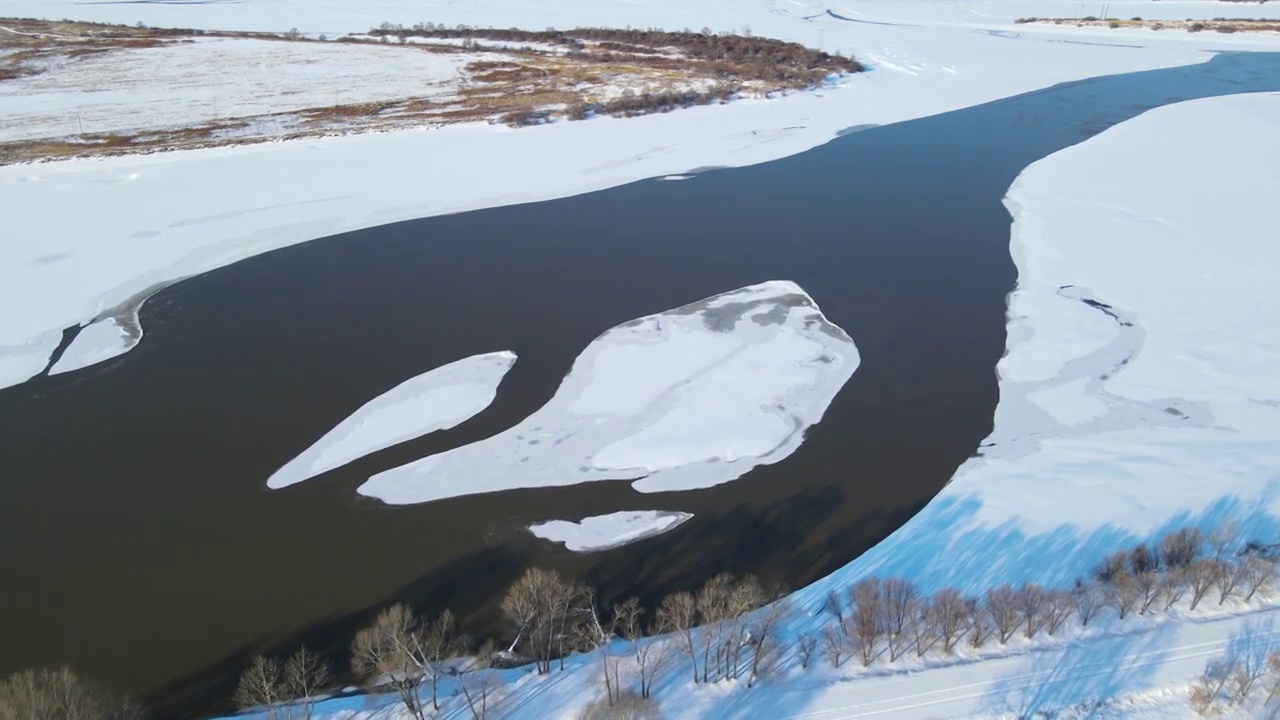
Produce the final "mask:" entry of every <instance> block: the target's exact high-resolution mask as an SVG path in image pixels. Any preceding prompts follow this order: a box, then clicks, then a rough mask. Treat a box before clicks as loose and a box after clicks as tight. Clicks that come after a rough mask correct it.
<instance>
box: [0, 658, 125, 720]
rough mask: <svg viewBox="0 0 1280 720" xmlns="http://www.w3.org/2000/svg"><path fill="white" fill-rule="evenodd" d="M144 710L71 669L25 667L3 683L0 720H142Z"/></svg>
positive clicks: (0, 686)
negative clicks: (33, 668) (27, 668)
mask: <svg viewBox="0 0 1280 720" xmlns="http://www.w3.org/2000/svg"><path fill="white" fill-rule="evenodd" d="M141 717H142V711H141V709H140V708H139V707H138V706H137V705H135V704H133V703H132V702H130V701H128V700H127V699H123V698H119V697H117V696H116V695H115V694H114V693H112V692H110V691H109V690H107V689H105V688H103V687H101V686H99V685H97V684H95V683H93V682H90V681H87V680H84V679H83V678H81V677H79V676H78V675H76V674H75V672H73V671H72V670H71V669H70V668H66V667H63V668H59V669H58V670H39V671H35V670H24V671H22V672H18V673H14V674H13V675H11V676H9V677H8V678H7V679H5V680H4V681H2V682H0V720H139V718H141Z"/></svg>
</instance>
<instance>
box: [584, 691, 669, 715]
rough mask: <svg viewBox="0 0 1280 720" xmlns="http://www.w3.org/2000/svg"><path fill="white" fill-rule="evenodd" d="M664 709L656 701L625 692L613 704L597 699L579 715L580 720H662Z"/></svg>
mask: <svg viewBox="0 0 1280 720" xmlns="http://www.w3.org/2000/svg"><path fill="white" fill-rule="evenodd" d="M661 719H662V709H661V708H660V707H659V706H658V703H657V701H656V700H653V699H652V698H647V697H644V696H642V695H639V694H637V693H635V692H630V691H627V692H624V693H623V694H622V695H621V696H619V697H618V698H616V699H615V700H614V701H613V702H606V701H605V699H604V698H596V699H595V700H592V701H591V702H590V703H587V706H586V707H585V708H583V710H582V712H580V713H578V720H661Z"/></svg>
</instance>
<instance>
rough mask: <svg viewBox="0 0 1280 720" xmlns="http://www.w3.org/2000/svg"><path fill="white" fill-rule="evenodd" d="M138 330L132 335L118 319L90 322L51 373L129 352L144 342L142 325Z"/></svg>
mask: <svg viewBox="0 0 1280 720" xmlns="http://www.w3.org/2000/svg"><path fill="white" fill-rule="evenodd" d="M136 327H138V328H139V330H138V331H137V332H136V333H130V332H129V330H128V329H127V328H125V327H124V326H123V325H121V324H120V322H119V321H117V320H116V319H115V318H103V319H102V320H98V321H97V322H93V323H90V324H89V325H88V326H86V327H84V328H81V330H80V332H79V333H77V334H76V336H75V339H73V340H72V341H71V344H70V345H68V346H67V349H66V351H65V352H63V353H62V357H60V358H58V362H56V363H54V364H53V367H52V368H50V369H49V374H50V375H58V374H60V373H66V372H71V371H73V370H80V369H82V368H86V367H89V366H90V365H95V364H97V363H100V362H106V361H107V360H110V359H111V358H113V357H116V356H118V355H123V354H125V353H127V352H129V351H130V350H132V349H133V347H134V346H135V345H137V344H138V341H139V340H141V339H142V331H141V329H140V328H141V326H136Z"/></svg>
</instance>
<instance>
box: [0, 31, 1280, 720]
mask: <svg viewBox="0 0 1280 720" xmlns="http://www.w3.org/2000/svg"><path fill="white" fill-rule="evenodd" d="M1260 90H1280V55H1222V56H1218V57H1216V58H1215V59H1214V60H1213V61H1211V62H1209V63H1207V64H1203V65H1197V66H1194V67H1189V68H1182V69H1173V70H1162V71H1156V72H1148V73H1139V74H1132V75H1124V76H1114V77H1107V78H1100V79H1095V80H1089V81H1084V82H1078V83H1071V84H1067V85H1062V86H1058V87H1054V88H1051V89H1048V90H1044V91H1041V92H1036V93H1031V94H1028V95H1023V96H1019V97H1014V98H1010V99H1007V100H1001V101H999V102H994V103H991V104H987V105H983V106H979V107H974V108H971V109H967V110H962V111H958V112H952V113H948V114H945V115H940V116H935V117H931V118H926V119H921V120H917V121H912V122H906V123H901V124H897V125H892V126H887V127H881V128H872V129H866V130H862V131H860V132H855V133H850V134H847V135H844V136H842V137H840V138H837V139H836V140H834V141H832V142H831V143H829V144H827V145H825V146H823V147H820V148H817V149H815V150H812V151H809V152H806V153H803V154H800V155H796V156H794V157H790V158H786V159H783V160H778V161H776V162H770V163H765V164H762V165H756V166H752V167H747V168H741V169H728V170H709V171H704V172H701V173H699V174H698V175H697V177H696V178H695V179H692V180H688V181H683V182H659V181H643V182H637V183H632V184H630V185H626V186H623V187H618V188H614V189H611V190H605V191H601V192H595V193H590V194H587V195H580V196H577V197H572V198H567V199H563V200H554V201H549V202H540V203H533V204H527V205H518V206H512V207H504V208H497V209H490V210H483V211H477V212H470V213H463V214H457V215H450V216H445V217H436V218H429V219H424V220H415V221H411V222H403V223H397V224H394V225H387V226H383V227H377V228H372V229H369V230H363V231H359V232H353V233H347V234H344V235H340V236H336V237H331V238H326V239H322V240H317V241H315V242H311V243H307V244H305V245H301V246H298V247H294V248H289V249H285V250H280V251H277V252H273V253H269V254H266V255H262V256H259V257H255V258H252V259H250V260H246V261H243V262H240V263H237V264H235V265H233V266H230V267H226V268H223V269H220V270H216V271H213V272H210V273H207V274H204V275H201V276H199V277H196V278H193V279H190V280H186V281H184V282H181V283H179V284H177V285H175V286H173V287H170V288H169V289H167V290H164V291H163V292H161V293H160V294H158V295H156V296H155V297H154V298H153V299H151V300H150V301H148V302H147V303H146V305H145V306H144V307H143V310H142V324H143V327H144V328H145V330H146V336H145V338H144V340H143V341H142V343H141V345H140V346H139V347H138V348H137V349H135V350H134V351H133V352H130V353H128V354H127V355H125V356H123V357H122V358H120V359H118V360H117V361H114V362H111V363H109V364H106V365H103V366H99V367H95V368H91V369H89V370H86V371H82V372H79V373H74V374H71V375H64V376H58V377H53V378H37V379H35V380H33V381H31V382H29V383H27V384H25V385H22V386H19V387H16V388H10V389H8V390H5V391H2V392H0V428H2V429H3V431H2V432H0V462H3V465H2V466H0V467H3V475H4V480H3V481H2V482H0V546H2V547H3V549H4V551H3V552H0V578H3V583H4V585H3V590H0V675H6V674H8V673H9V672H11V671H13V670H16V669H19V668H23V667H31V666H45V665H55V664H60V663H66V662H70V663H72V664H74V665H75V666H77V667H78V668H80V669H81V670H83V671H84V672H85V673H87V674H91V675H94V676H98V677H100V678H102V679H104V680H106V681H109V682H111V683H114V684H116V685H118V686H120V687H121V688H123V689H127V690H128V691H130V692H132V693H134V694H138V695H143V696H146V697H149V698H150V699H152V700H154V701H156V702H158V703H160V707H161V710H162V714H163V716H165V717H174V716H182V715H189V714H192V713H197V712H207V711H209V710H210V709H211V707H212V706H211V705H210V704H209V703H210V702H212V701H213V700H214V699H216V698H217V697H219V696H222V695H224V694H225V693H226V691H227V690H228V688H229V683H231V682H234V676H235V673H236V672H237V671H238V669H239V667H240V664H241V663H243V662H244V661H245V660H246V659H247V658H248V657H249V656H250V655H252V654H254V653H256V652H261V651H272V650H277V649H284V648H287V647H289V646H291V645H292V644H295V643H297V642H299V641H306V642H307V643H308V644H309V645H311V646H312V647H321V648H331V649H332V648H342V647H343V646H345V644H346V643H347V641H348V640H349V638H350V635H351V633H352V632H353V631H354V629H355V628H357V627H359V626H360V625H361V624H363V623H365V622H366V621H367V620H368V619H369V618H370V616H371V614H373V613H375V612H376V611H377V610H378V609H379V608H380V607H383V606H385V605H386V604H388V603H391V602H394V601H397V600H408V601H411V602H413V603H415V604H417V605H418V606H419V607H422V608H426V609H436V610H438V609H442V608H444V607H450V608H452V609H453V610H454V611H455V612H457V613H459V614H460V615H462V616H463V617H464V618H465V619H466V620H467V622H468V623H469V625H470V626H471V628H472V629H473V630H477V631H485V630H495V629H497V627H498V626H497V620H498V618H497V614H496V611H495V607H494V601H495V599H496V598H497V597H498V596H500V594H501V593H502V591H503V590H504V589H505V588H506V586H507V585H508V584H509V583H510V582H511V581H512V580H513V579H514V578H515V577H516V576H517V575H518V574H519V573H520V572H521V571H522V570H523V569H524V568H526V567H528V566H530V565H540V566H546V567H555V568H559V569H561V570H563V571H565V572H568V573H571V574H573V575H575V576H578V577H582V578H584V579H586V580H588V581H589V582H591V583H593V584H594V585H596V586H597V587H598V588H600V589H601V591H602V594H603V596H604V598H605V599H607V600H611V599H616V598H618V597H620V596H623V595H629V594H633V593H634V594H639V595H641V596H642V597H643V598H646V599H648V600H653V599H655V598H657V597H659V596H660V595H661V594H663V593H666V592H669V591H672V590H676V589H683V588H688V587H691V586H693V585H695V584H698V583H700V582H701V581H703V580H705V579H706V578H707V577H709V576H710V575H712V574H714V573H717V572H722V571H728V572H734V573H745V572H754V573H757V574H759V575H760V576H761V577H762V578H763V579H765V580H767V581H777V582H781V583H785V584H786V585H788V586H791V587H796V586H800V585H802V584H805V583H807V582H810V581H812V580H814V579H816V578H818V577H821V576H822V575H825V574H827V573H829V572H831V571H833V570H835V569H836V568H838V567H840V566H841V565H843V564H845V563H846V562H848V561H850V560H852V559H853V558H854V557H856V556H857V555H858V554H859V553H861V552H863V551H864V550H865V549H867V548H868V547H870V546H871V545H872V544H874V543H875V542H877V541H878V540H880V539H881V538H883V537H884V536H885V535H887V534H888V533H890V532H892V531H893V530H894V529H895V528H896V527H898V526H899V525H900V524H901V523H902V522H904V521H905V520H906V519H907V518H908V517H910V516H911V515H912V514H913V513H914V512H916V511H917V510H918V509H919V508H920V507H921V506H922V505H923V504H924V503H925V502H927V501H928V500H929V499H930V498H931V497H932V496H933V495H934V494H936V493H937V492H938V491H939V490H940V489H941V488H942V487H943V486H944V485H945V484H946V482H947V480H948V479H949V478H950V477H951V475H952V473H953V472H954V470H955V469H956V467H957V466H959V465H960V464H961V463H962V462H963V461H964V460H965V459H966V458H968V457H969V456H970V455H971V454H972V453H973V452H974V450H975V449H976V448H977V446H978V444H979V442H980V441H981V440H982V438H983V437H984V436H986V435H987V433H988V432H989V431H990V429H991V421H992V414H993V411H994V408H995V404H996V400H997V386H996V376H995V371H994V368H995V364H996V362H997V360H999V358H1000V356H1001V354H1002V353H1003V351H1004V342H1005V309H1006V304H1005V301H1006V294H1007V293H1008V292H1009V291H1010V290H1011V289H1012V288H1013V285H1014V281H1015V268H1014V266H1013V263H1012V261H1011V260H1010V257H1009V224H1010V219H1009V216H1008V214H1007V213H1006V211H1005V209H1004V207H1003V206H1002V205H1001V202H1000V200H1001V198H1002V197H1003V195H1004V193H1005V190H1006V189H1007V188H1008V186H1009V184H1010V183H1011V182H1012V181H1013V179H1014V178H1015V177H1016V175H1017V174H1018V173H1019V172H1020V171H1021V170H1022V169H1023V168H1024V167H1026V166H1027V165H1028V164H1030V163H1032V162H1034V161H1036V160H1038V159H1040V158H1042V157H1045V156H1046V155H1049V154H1051V153H1053V152H1055V151H1057V150H1059V149H1061V148H1064V147H1066V146H1069V145H1072V144H1075V143H1077V142H1080V141H1082V140H1084V139H1086V138H1088V137H1089V136H1091V135H1094V134H1096V133H1098V132H1100V131H1102V130H1104V129H1106V128H1107V127H1109V126H1111V125H1113V124H1115V123H1117V122H1120V121H1123V120H1125V119H1128V118H1131V117H1133V116H1135V115H1137V114H1139V113H1141V112H1143V111H1145V110H1147V109H1149V108H1152V107H1155V106H1159V105H1163V104H1167V103H1171V102H1175V101H1180V100H1186V99H1190V98H1197V97H1204V96H1210V95H1221V94H1228V93H1239V92H1250V91H1260ZM1206 130H1207V131H1212V132H1224V131H1229V129H1224V128H1206ZM1170 151H1171V152H1177V149H1176V148H1170ZM447 170H448V169H447V168H432V169H430V170H424V172H426V171H430V172H447ZM549 170H550V169H549ZM334 171H335V172H340V169H339V168H335V169H334ZM498 171H499V170H495V172H498ZM769 279H790V280H794V281H796V282H798V283H800V285H802V286H803V287H804V288H805V289H806V290H808V291H809V293H810V294H811V295H812V296H813V297H814V298H815V299H816V300H817V301H818V303H819V304H820V305H821V306H822V308H823V310H824V311H825V312H826V314H827V316H828V317H829V318H830V319H831V320H832V321H834V322H836V323H837V324H839V325H840V326H841V327H843V328H844V329H845V330H847V331H848V332H849V334H850V335H851V336H852V337H853V338H854V340H855V341H856V342H857V344H858V347H859V349H860V351H861V353H862V365H861V367H860V368H859V369H858V371H857V373H856V374H855V375H854V376H853V378H852V380H850V382H849V383H848V384H847V385H846V386H845V388H844V389H843V391H842V392H841V393H840V394H839V396H838V397H837V398H836V399H835V401H834V402H833V404H832V405H831V407H830V409H829V411H828V412H827V415H826V417H825V419H824V420H823V422H822V423H821V424H819V425H817V426H816V427H814V428H813V429H812V430H811V432H810V433H809V436H808V440H807V441H806V442H805V444H804V445H803V446H802V447H801V448H800V450H799V451H798V452H797V453H796V454H795V455H793V456H792V457H790V458H788V459H787V460H785V461H783V462H781V463H778V464H776V465H772V466H768V467H762V468H759V469H757V470H756V471H754V472H752V473H750V474H749V475H747V476H746V477H743V478H741V479H739V480H736V481H734V482H731V483H728V484H725V485H721V486H718V487H715V488H711V489H706V490H698V491H693V492H681V493H668V494H656V495H641V494H639V493H636V492H635V491H633V490H632V489H631V488H630V486H629V485H628V483H626V482H598V483H591V484H586V485H581V486H576V487H567V488H555V489H542V490H521V491H512V492H505V493H499V494H491V495H483V496H472V497H464V498H457V499H453V500H448V501H444V502H438V503H433V504H427V505H420V506H411V507H395V508H389V507H385V506H382V505H380V504H378V503H376V502H373V501H369V500H365V499H361V498H358V497H357V496H356V495H355V493H354V490H355V488H356V486H357V485H359V484H360V483H361V482H363V481H364V480H365V479H367V478H368V477H369V476H370V475H371V474H372V473H374V472H377V471H380V470H383V469H386V468H390V467H394V466H397V465H400V464H403V463H405V462H408V461H410V460H413V459H416V458H419V457H422V456H424V455H427V454H430V453H433V452H438V451H440V450H443V449H446V448H450V447H455V446H458V445H460V444H463V443H467V442H472V441H475V440H479V439H481V438H484V437H487V436H490V435H493V434H495V433H497V432H499V431H501V430H503V429H505V428H507V427H509V426H511V425H513V424H514V423H516V422H517V421H519V420H520V419H522V418H523V417H525V416H526V415H528V414H529V413H531V412H533V411H534V410H535V409H537V408H538V407H539V406H540V405H542V404H543V403H544V402H546V401H547V400H548V399H550V397H551V396H552V394H553V393H554V391H555V389H556V386H557V385H558V384H559V381H560V380H561V378H562V377H563V376H564V374H565V373H566V372H567V371H568V369H569V367H570V365H571V364H572V362H573V360H574V358H575V357H576V355H577V353H578V352H579V351H580V350H581V349H582V348H583V347H585V346H586V345H587V343H589V342H590V341H591V340H592V339H593V338H594V337H595V336H596V335H598V334H599V333H601V332H602V331H604V330H605V329H607V328H609V327H611V326H613V325H616V324H618V323H620V322H624V321H626V320H630V319H632V318H636V317H639V316H641V315H645V314H648V313H653V312H657V311H661V310H665V309H668V308H672V307H675V306H678V305H681V304H684V303H688V302H691V301H694V300H698V299H700V298H703V297H706V296H708V295H711V294H714V293H718V292H723V291H727V290H732V289H735V288H738V287H741V286H744V285H749V284H752V283H757V282H761V281H764V280H769ZM10 311H20V309H11V310H10ZM504 349H510V350H514V351H515V352H516V353H517V354H518V355H519V357H520V360H519V362H518V363H517V364H516V366H515V368H514V370H513V371H512V372H511V373H510V375H508V377H507V380H506V381H505V382H504V384H503V385H502V388H501V390H500V392H499V394H498V398H497V401H496V402H495V403H494V404H493V406H492V407H490V408H489V409H488V410H486V411H485V412H483V413H481V414H480V415H478V416H477V417H475V418H473V419H472V420H470V421H468V422H466V423H464V424H462V425H460V426H459V427H457V428H454V429H453V430H449V431H446V432H441V433H437V434H435V435H433V436H430V437H426V438H422V439H419V440H417V441H413V442H409V443H406V444H404V445H401V446H398V447H395V448H391V449H389V450H386V451H384V452H381V453H377V454H375V455H372V456H370V457H367V458H365V459H363V460H361V461H359V462H356V463H354V464H352V465H350V466H348V467H346V468H344V469H341V470H338V471H335V472H332V473H329V474H328V475H325V476H322V477H320V478H318V479H316V480H312V481H309V482H306V483H303V484H301V485H298V486H294V487H291V488H288V489H286V490H283V491H275V492H272V491H268V490H267V489H266V488H265V481H266V479H267V477H268V476H269V475H270V474H271V472H272V471H274V470H275V469H276V468H277V467H279V466H280V465H281V464H283V463H284V462H286V461H287V460H289V459H290V458H291V457H293V456H294V455H295V454H297V453H298V452H300V451H302V450H303V449H304V448H306V447H307V446H308V445H310V444H311V443H312V442H313V441H314V440H315V439H316V438H317V437H319V436H320V435H321V434H323V433H324V432H326V431H327V430H329V429H330V428H331V427H332V426H333V425H335V424H336V423H337V422H339V421H340V420H342V419H343V418H345V417H346V416H347V415H348V414H349V413H351V412H352V411H353V410H355V409H356V408H357V407H359V406H360V405H362V404H363V403H365V402H366V401H368V400H369V399H371V398H373V397H374V396H376V395H378V394H380V393H382V392H384V391H385V390H387V389H389V388H391V387H392V386H394V385H396V384H397V383H400V382H401V381H403V380H405V379H407V378H409V377H411V376H414V375H417V374H419V373H422V372H424V371H426V370H429V369H431V368H434V367H437V366H439V365H443V364H445V363H447V362H451V361H453V360H457V359H459V358H462V357H466V356H468V355H472V354H475V353H483V352H491V351H495V350H504ZM647 508H655V509H663V510H683V511H686V512H692V513H694V514H695V515H696V517H695V519H694V520H691V521H690V522H688V523H686V524H685V525H683V526H681V527H680V528H679V529H678V530H677V531H675V532H672V533H670V534H668V535H665V536H662V537H659V538H655V539H651V540H647V541H645V542H642V543H639V544H636V545H632V546H629V547H624V548H621V549H617V550H612V551H609V552H604V553H600V554H595V555H588V556H581V555H575V554H572V553H569V552H567V551H565V550H564V549H563V548H559V547H557V546H552V545H549V544H545V543H541V542H538V541H535V540H533V539H532V538H531V537H530V536H528V534H527V533H525V532H524V531H523V530H522V528H523V527H524V526H525V525H526V524H527V523H528V522H529V521H534V520H542V519H547V518H578V517H582V516H585V515H594V514H601V513H608V512H613V511H617V510H627V509H647Z"/></svg>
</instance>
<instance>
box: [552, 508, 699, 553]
mask: <svg viewBox="0 0 1280 720" xmlns="http://www.w3.org/2000/svg"><path fill="white" fill-rule="evenodd" d="M692 517H693V516H692V515H690V514H689V513H683V512H662V511H661V510H630V511H623V512H616V513H610V514H608V515H597V516H595V517H588V518H583V519H582V520H580V521H578V522H571V521H568V520H552V521H550V522H545V523H537V524H535V525H530V526H529V532H531V533H533V535H534V536H535V537H540V538H542V539H543V540H550V541H551V542H555V543H563V544H564V546H565V547H566V548H568V549H570V550H572V551H574V552H581V553H587V552H597V551H599V550H611V549H613V548H616V547H622V546H623V545H629V544H631V543H633V542H637V541H640V540H644V539H645V538H651V537H653V536H654V535H661V534H662V533H664V532H668V531H670V530H674V529H676V528H677V527H678V526H679V525H680V524H681V523H683V522H684V521H686V520H688V519H689V518H692Z"/></svg>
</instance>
